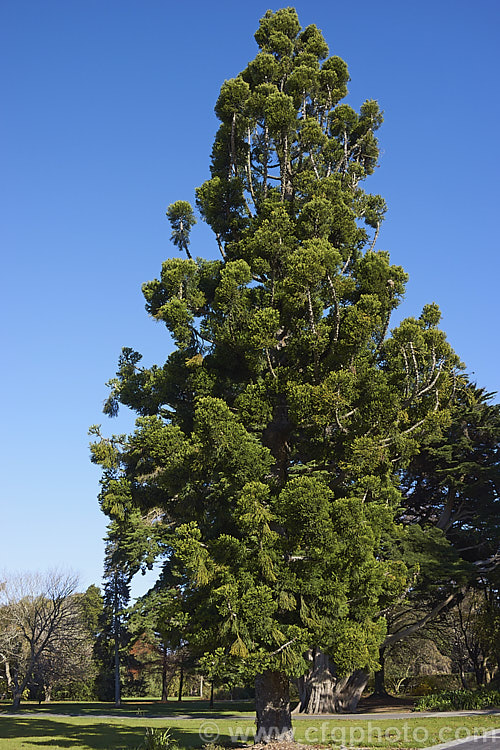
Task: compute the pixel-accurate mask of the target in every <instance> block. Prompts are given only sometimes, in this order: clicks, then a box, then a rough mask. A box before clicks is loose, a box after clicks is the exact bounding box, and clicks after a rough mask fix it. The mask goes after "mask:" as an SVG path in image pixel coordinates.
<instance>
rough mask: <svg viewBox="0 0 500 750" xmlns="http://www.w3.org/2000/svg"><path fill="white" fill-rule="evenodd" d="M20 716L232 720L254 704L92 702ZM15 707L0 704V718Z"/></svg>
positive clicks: (29, 706) (27, 707)
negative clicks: (231, 717) (116, 703)
mask: <svg viewBox="0 0 500 750" xmlns="http://www.w3.org/2000/svg"><path fill="white" fill-rule="evenodd" d="M19 710H20V712H21V713H22V712H23V711H29V712H30V713H31V712H33V713H36V714H41V715H43V714H63V715H65V716H103V715H104V716H117V717H119V716H123V717H125V716H128V717H135V716H137V717H146V718H147V717H153V716H154V717H156V716H157V717H163V716H164V717H165V718H168V717H175V716H186V715H188V716H191V717H193V718H194V719H203V718H205V717H207V716H209V717H210V718H211V719H223V718H225V717H228V716H234V715H240V714H243V713H253V712H254V710H255V708H254V702H253V701H238V702H236V701H235V702H232V701H220V702H217V703H216V704H215V706H214V708H210V706H209V704H208V701H200V700H191V701H189V700H186V701H182V702H181V703H179V702H177V701H175V702H174V701H169V702H168V703H161V702H160V701H145V700H140V701H134V700H130V701H124V702H123V703H122V705H121V706H120V707H119V708H116V706H115V705H114V703H104V702H89V703H70V702H61V703H56V702H54V703H42V704H40V705H38V703H34V702H24V703H21V707H20V709H19ZM10 711H11V704H10V703H7V702H4V701H2V702H0V716H1V714H2V713H3V712H5V713H10Z"/></svg>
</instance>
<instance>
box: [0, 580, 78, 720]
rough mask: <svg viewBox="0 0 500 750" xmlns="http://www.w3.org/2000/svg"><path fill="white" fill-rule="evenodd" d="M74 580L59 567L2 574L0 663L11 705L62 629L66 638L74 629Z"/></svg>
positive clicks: (52, 649) (51, 650)
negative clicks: (38, 571) (54, 569)
mask: <svg viewBox="0 0 500 750" xmlns="http://www.w3.org/2000/svg"><path fill="white" fill-rule="evenodd" d="M77 584H78V579H77V577H76V576H75V575H74V574H72V573H62V572H59V571H52V572H49V573H46V574H40V573H28V574H17V575H14V576H6V577H5V580H4V581H3V582H2V583H1V584H0V664H1V665H2V666H3V669H4V671H5V676H6V680H7V684H8V687H9V690H10V692H11V693H12V697H13V704H12V707H13V708H14V709H17V708H19V704H20V702H21V699H22V696H23V693H24V691H25V690H26V688H27V687H28V685H29V683H30V681H31V680H32V679H33V676H34V674H35V672H36V671H37V670H40V669H41V668H42V664H43V662H44V661H47V660H48V659H49V656H50V654H55V653H57V650H58V649H57V644H58V643H59V644H61V643H62V641H63V640H64V637H65V636H64V634H65V633H66V636H67V637H69V638H70V637H71V633H73V632H74V631H75V627H76V623H77V620H78V617H79V602H78V598H77V597H74V596H73V594H74V593H75V590H76V587H77Z"/></svg>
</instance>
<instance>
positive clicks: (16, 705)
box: [12, 693, 22, 711]
mask: <svg viewBox="0 0 500 750" xmlns="http://www.w3.org/2000/svg"><path fill="white" fill-rule="evenodd" d="M21 698H22V694H21V693H14V697H13V700H12V710H13V711H17V709H18V708H19V706H20V705H21Z"/></svg>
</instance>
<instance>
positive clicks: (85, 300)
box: [0, 0, 500, 591]
mask: <svg viewBox="0 0 500 750" xmlns="http://www.w3.org/2000/svg"><path fill="white" fill-rule="evenodd" d="M268 7H269V5H268V2H267V0H266V1H265V2H261V1H260V0H259V1H258V2H255V1H254V2H252V3H237V2H235V1H234V0H232V1H231V2H228V1H222V0H214V1H213V2H211V3H208V2H206V1H203V2H202V1H200V0H194V2H185V3H182V2H171V1H169V0H105V1H104V0H2V2H1V3H0V67H1V71H2V76H1V83H0V87H1V110H2V113H1V122H0V142H1V147H0V148H1V157H0V158H1V163H0V181H1V182H0V193H1V195H0V200H1V209H0V211H1V220H0V247H1V251H2V271H3V273H2V295H1V305H2V310H1V320H2V327H1V328H2V343H1V351H2V355H3V364H2V369H1V393H2V402H3V403H2V418H3V419H2V422H3V429H2V431H1V440H2V445H1V449H0V456H1V460H2V464H3V465H2V470H1V500H2V511H1V515H0V533H1V536H0V538H1V542H0V569H2V568H7V569H11V570H12V569H45V568H47V567H49V566H55V565H60V566H63V567H67V566H69V567H71V568H72V569H74V570H76V571H79V572H80V574H81V577H82V585H85V586H86V585H89V584H90V583H93V582H96V583H99V582H100V578H101V571H102V552H103V545H102V537H103V535H104V533H105V519H104V517H103V516H101V514H100V511H99V509H98V505H97V500H96V495H97V492H98V479H99V471H98V469H97V468H96V467H94V466H92V465H91V464H90V462H89V458H88V437H87V428H88V426H89V425H91V424H93V423H96V422H103V423H104V425H103V427H104V429H105V430H107V431H109V432H111V431H114V432H121V431H126V430H128V429H129V427H130V425H131V422H130V419H129V418H128V417H127V416H126V415H124V417H122V418H120V419H119V420H118V421H115V422H112V421H108V420H107V419H106V418H105V417H104V416H103V415H102V414H101V407H102V402H103V400H104V398H105V397H106V393H107V390H106V388H105V385H104V384H105V382H106V380H108V379H109V378H110V377H112V376H113V374H114V372H115V369H116V362H117V358H118V355H119V353H120V350H121V347H122V346H130V347H133V348H135V349H137V350H139V351H141V352H143V354H144V360H145V362H146V363H147V364H152V363H153V362H163V361H164V359H165V357H166V355H167V354H168V352H169V350H170V343H169V338H168V336H167V334H166V332H165V331H164V329H162V328H161V327H160V326H159V325H157V324H155V323H154V322H152V321H151V320H149V319H148V317H147V315H146V313H145V311H144V306H143V299H142V296H141V292H140V286H141V283H142V282H143V281H146V280H149V279H151V278H154V277H155V276H156V275H157V274H158V272H159V269H160V265H161V262H162V260H163V259H164V258H166V257H167V256H169V255H171V254H173V252H175V251H174V248H173V247H172V246H171V245H170V244H169V227H168V222H167V220H166V218H165V209H166V206H167V205H168V204H169V203H171V202H172V201H174V200H176V199H186V200H192V199H193V192H194V188H195V187H196V186H197V185H200V184H201V183H202V182H203V181H204V180H205V179H206V178H207V176H208V160H209V153H210V148H211V143H212V139H213V135H214V133H215V129H216V120H215V116H214V115H213V105H214V103H215V100H216V97H217V94H218V90H219V87H220V84H221V83H222V81H223V80H224V79H225V78H231V77H233V76H235V75H236V74H237V73H238V72H239V71H240V70H242V68H243V67H245V65H246V63H247V62H248V60H250V59H251V58H252V57H254V55H255V53H256V45H255V42H254V40H253V33H254V31H255V29H256V28H257V25H258V20H259V18H260V17H261V16H262V15H263V13H264V12H265V11H266V9H267V8H268ZM278 7H280V6H278V5H277V6H274V7H273V9H277V8H278ZM296 7H297V10H298V12H299V16H300V19H301V22H302V24H303V25H307V24H309V23H316V25H317V26H319V27H320V28H321V29H322V30H323V33H324V35H325V37H326V40H327V42H328V43H329V45H330V52H331V53H332V54H337V55H340V56H341V57H343V58H344V59H345V60H346V61H347V62H348V64H349V68H350V72H351V78H352V81H351V85H350V92H351V94H350V98H349V101H350V103H352V104H353V106H356V107H359V105H360V104H361V103H362V102H363V101H364V100H365V99H367V98H374V99H378V100H379V102H380V104H381V107H382V108H383V109H384V110H385V119H386V121H385V124H384V126H383V128H382V130H381V131H380V139H381V145H382V158H381V164H380V169H378V170H377V172H376V175H375V176H374V177H373V178H372V179H371V183H367V185H366V186H367V189H371V191H372V192H380V193H381V194H382V195H384V197H385V198H386V200H387V202H388V205H389V214H388V218H387V220H386V222H385V225H384V227H383V230H382V232H381V236H380V240H379V247H380V248H382V249H387V250H389V251H390V252H391V256H392V260H393V262H395V263H398V264H401V265H403V266H404V267H405V269H406V270H407V271H408V272H409V274H410V283H409V287H408V293H407V297H406V302H405V305H404V309H403V312H404V314H405V315H412V314H416V315H418V314H419V312H420V310H421V307H422V305H423V304H424V303H426V302H431V301H436V302H438V303H439V305H440V306H441V308H442V311H443V327H444V329H445V330H446V331H447V333H448V336H449V339H450V341H451V343H452V345H453V346H454V347H455V348H456V350H457V351H458V353H459V354H460V356H461V357H462V359H463V360H464V361H465V362H466V364H467V367H468V369H469V371H470V372H474V373H475V377H476V379H477V381H478V383H479V384H480V385H482V386H484V387H486V388H487V389H489V390H492V391H494V390H497V389H498V388H499V385H500V376H499V370H500V367H499V365H500V357H499V351H498V345H497V319H498V302H497V298H498V296H499V290H498V276H499V270H500V260H499V253H498V205H499V198H500V191H499V176H498V175H499V171H500V169H499V168H500V156H499V146H498V123H499V121H500V111H499V109H500V105H499V100H500V97H499V95H498V77H499V72H500V71H499V53H498V29H499V22H500V5H499V3H498V0H478V1H477V2H476V3H474V4H473V3H471V2H470V0H419V2H418V3H417V2H403V1H402V0H379V2H374V1H373V0H358V2H356V3H345V2H332V1H331V0H329V1H328V2H326V1H324V2H317V1H315V0H312V1H310V2H307V3H306V2H302V1H301V2H298V3H296ZM193 243H194V244H193V249H194V252H195V254H197V255H208V254H210V255H212V254H213V253H214V246H213V243H212V240H211V237H210V235H209V233H208V232H207V231H206V230H205V229H204V228H203V227H201V226H199V225H198V226H197V227H196V228H195V231H194V233H193ZM139 590H140V587H138V588H137V589H136V591H139Z"/></svg>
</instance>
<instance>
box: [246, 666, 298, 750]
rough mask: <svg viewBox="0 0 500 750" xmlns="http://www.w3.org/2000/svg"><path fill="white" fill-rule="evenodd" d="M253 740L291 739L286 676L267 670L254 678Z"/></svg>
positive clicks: (284, 740)
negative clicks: (254, 723)
mask: <svg viewBox="0 0 500 750" xmlns="http://www.w3.org/2000/svg"><path fill="white" fill-rule="evenodd" d="M255 709H256V712H257V733H256V735H255V742H264V743H268V742H276V741H282V742H286V741H293V731H292V716H291V712H290V693H289V681H288V677H287V676H286V675H285V674H284V673H283V672H271V671H270V670H267V671H266V672H263V673H262V674H259V675H257V677H256V678H255Z"/></svg>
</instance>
